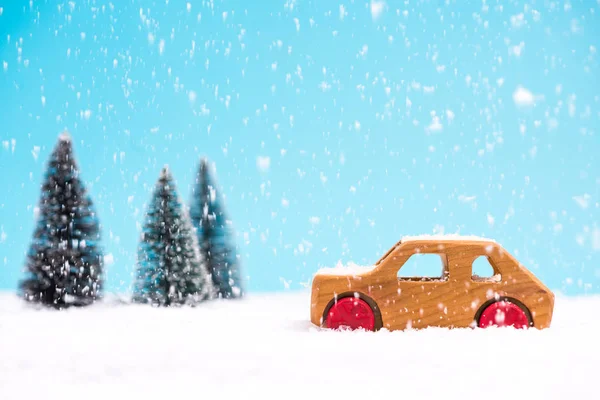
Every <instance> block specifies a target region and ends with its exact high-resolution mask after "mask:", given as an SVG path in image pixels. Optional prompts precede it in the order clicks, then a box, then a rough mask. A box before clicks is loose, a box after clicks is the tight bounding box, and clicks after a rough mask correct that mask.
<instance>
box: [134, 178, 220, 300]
mask: <svg viewBox="0 0 600 400" xmlns="http://www.w3.org/2000/svg"><path fill="white" fill-rule="evenodd" d="M213 296H214V292H213V286H212V281H211V279H210V276H209V275H208V272H207V269H206V265H205V263H204V260H203V259H202V256H201V253H200V251H199V248H198V242H197V239H196V237H195V235H194V231H193V227H192V225H191V222H190V218H189V215H188V213H187V212H186V210H185V209H184V207H183V206H182V204H181V202H180V201H179V198H178V194H177V189H176V186H175V182H174V180H173V178H172V176H171V174H170V172H169V170H168V167H165V168H163V170H162V172H161V175H160V178H159V179H158V182H157V184H156V187H155V190H154V193H153V195H152V198H151V202H150V205H149V208H148V212H147V213H146V221H145V224H144V226H143V231H142V236H141V240H140V245H139V249H138V265H137V272H136V277H135V283H134V293H133V301H134V302H136V303H150V304H153V305H157V306H173V305H182V304H188V305H195V304H197V303H199V302H202V301H205V300H208V299H210V298H212V297H213Z"/></svg>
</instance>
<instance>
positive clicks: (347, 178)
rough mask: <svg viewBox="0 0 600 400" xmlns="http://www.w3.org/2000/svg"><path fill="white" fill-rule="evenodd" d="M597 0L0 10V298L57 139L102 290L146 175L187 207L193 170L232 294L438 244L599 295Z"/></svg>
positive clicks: (121, 281) (304, 280) (127, 248)
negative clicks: (79, 181)
mask: <svg viewBox="0 0 600 400" xmlns="http://www.w3.org/2000/svg"><path fill="white" fill-rule="evenodd" d="M500 3H501V4H502V5H499V4H500ZM599 3H600V2H598V1H581V2H572V3H564V2H548V1H530V2H526V3H525V2H521V1H513V2H510V3H509V2H496V1H488V2H480V1H478V2H463V1H448V2H442V1H420V2H419V1H394V2H392V1H388V2H387V4H384V5H383V7H382V8H381V9H379V8H378V6H377V4H375V5H373V6H372V4H371V3H370V2H367V1H345V0H343V1H340V2H331V1H305V0H297V1H294V0H288V1H284V0H281V1H271V0H269V1H241V0H237V1H190V3H189V4H190V5H189V9H188V5H187V3H186V2H185V1H175V0H171V1H169V2H168V4H167V2H166V1H162V0H161V1H137V0H135V1H134V0H128V1H114V0H113V1H112V2H109V1H100V0H98V1H75V2H73V3H68V2H54V1H47V2H39V1H36V2H32V3H31V4H30V3H29V1H21V0H0V7H1V9H2V12H1V15H0V171H2V173H1V176H2V177H1V178H0V179H1V183H2V184H1V186H0V188H1V190H0V288H1V289H8V290H14V289H15V288H16V285H17V281H18V279H20V277H21V276H22V268H23V265H24V261H25V256H24V253H25V251H26V250H27V248H28V245H29V240H30V238H31V235H32V233H33V226H34V208H35V206H36V204H37V201H38V198H39V185H40V183H41V180H42V177H43V173H44V170H45V166H46V162H47V159H48V156H49V153H50V152H51V151H52V148H53V146H54V145H55V143H56V140H57V136H58V135H59V134H60V133H61V132H62V131H63V130H65V129H66V130H68V131H69V132H70V133H71V135H72V137H73V140H74V145H75V152H76V157H77V160H78V162H79V165H80V168H81V174H82V177H83V179H84V180H85V182H86V184H87V187H88V189H89V191H90V192H91V195H92V196H93V199H94V201H95V203H96V205H97V211H98V213H99V216H100V220H101V222H102V232H103V244H104V249H105V253H106V254H110V255H112V259H113V261H114V262H113V263H112V264H110V265H107V269H106V274H107V276H106V278H107V281H106V283H107V289H108V290H109V291H115V292H124V291H127V290H128V289H129V287H130V284H131V273H132V271H133V268H134V266H135V261H136V250H137V244H138V238H139V233H140V224H141V223H142V221H143V213H144V211H145V209H146V202H147V201H148V199H149V196H150V191H151V190H152V187H153V185H154V183H155V181H156V180H157V179H158V176H159V173H160V169H161V168H162V166H163V165H164V164H169V166H170V168H171V170H172V172H173V174H174V177H175V179H176V180H177V184H178V190H179V193H180V194H181V196H182V199H183V200H185V201H186V202H187V201H189V193H190V185H191V184H192V182H193V177H194V173H195V171H196V168H197V165H198V160H199V157H200V156H207V157H209V158H210V160H211V161H213V162H215V163H216V167H217V179H218V182H219V183H220V185H221V186H222V188H223V191H224V194H225V195H226V197H227V198H226V202H225V205H226V207H227V210H228V213H229V216H230V218H231V220H232V221H233V224H234V227H235V231H236V235H237V236H236V239H237V243H238V245H239V246H240V253H241V256H242V261H243V268H244V275H245V276H246V278H247V279H248V281H247V288H248V289H249V290H250V291H273V290H285V289H288V288H289V289H297V288H301V287H302V285H306V284H308V283H309V282H310V279H311V277H312V274H313V273H314V272H315V271H316V270H317V269H318V268H320V267H323V266H333V265H335V264H336V263H337V261H338V260H341V261H342V262H344V263H346V262H348V261H354V262H356V263H359V264H366V263H371V262H374V261H376V260H377V259H378V258H379V256H380V255H381V254H383V253H384V252H385V251H386V250H387V249H388V248H389V247H391V246H392V245H393V244H394V243H395V242H396V241H397V240H399V239H400V238H401V236H403V235H407V234H421V233H434V232H445V233H461V234H475V235H483V236H487V237H492V238H494V239H496V240H497V241H498V242H500V243H501V244H502V245H503V246H504V247H505V248H506V249H507V250H508V251H510V252H511V253H512V254H513V255H515V256H516V257H517V258H518V259H519V260H520V261H521V262H523V263H524V264H525V265H526V266H527V267H528V268H529V269H531V270H532V271H533V272H534V273H535V274H536V275H538V276H539V277H540V278H541V279H542V280H543V281H544V282H545V283H546V284H547V285H548V286H550V287H551V288H552V289H555V290H558V291H562V292H565V293H567V294H580V293H592V292H593V293H600V286H599V283H600V221H599V216H600V204H599V202H600V196H599V195H600V192H599V188H600V166H599V163H598V157H599V156H598V154H599V153H600V138H599V136H598V134H599V128H600V111H599V106H600V97H599V96H600V84H599V82H598V75H599V72H600V68H599V67H600V65H599V57H600V56H599V54H598V49H599V48H600V5H599ZM341 5H343V6H341ZM378 11H380V12H378ZM161 43H163V44H162V45H161ZM520 87H522V89H519V88H520ZM515 93H522V94H525V96H521V97H522V98H524V100H529V101H528V102H527V101H526V103H528V104H521V103H520V102H518V101H515V97H514V95H515ZM529 94H531V95H530V96H529ZM517 97H519V96H517ZM440 126H441V129H438V128H440ZM260 157H269V160H270V163H269V165H268V168H260V166H261V165H262V166H266V163H264V162H262V163H261V162H259V160H260V159H261V158H260ZM109 258H110V257H109Z"/></svg>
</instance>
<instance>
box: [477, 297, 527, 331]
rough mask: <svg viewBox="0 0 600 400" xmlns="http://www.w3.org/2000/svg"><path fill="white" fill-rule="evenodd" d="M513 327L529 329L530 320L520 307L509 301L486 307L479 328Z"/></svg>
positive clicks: (480, 318)
mask: <svg viewBox="0 0 600 400" xmlns="http://www.w3.org/2000/svg"><path fill="white" fill-rule="evenodd" d="M489 326H499V327H504V326H513V327H515V328H517V329H521V328H527V327H528V326H529V318H528V317H527V314H526V313H525V311H524V310H523V309H522V308H521V307H519V306H518V305H516V304H514V303H511V302H510V301H507V300H502V301H497V302H495V303H492V304H490V305H489V306H487V307H486V309H485V310H483V312H482V313H481V316H480V317H479V327H481V328H487V327H489Z"/></svg>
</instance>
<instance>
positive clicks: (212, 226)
mask: <svg viewBox="0 0 600 400" xmlns="http://www.w3.org/2000/svg"><path fill="white" fill-rule="evenodd" d="M190 208H191V217H192V223H193V225H194V228H195V230H196V235H197V237H198V242H199V243H200V251H201V252H202V256H203V257H204V259H205V260H206V263H207V266H208V271H209V273H210V274H211V276H212V279H213V284H214V286H215V290H216V291H217V296H218V297H220V298H225V299H232V298H240V297H242V296H243V295H244V290H243V285H242V280H241V276H240V262H239V259H238V256H237V251H236V248H235V244H234V242H233V232H232V228H231V223H230V221H228V220H227V218H226V215H225V210H224V206H223V202H222V198H221V196H220V193H219V190H218V189H217V185H216V181H215V179H214V178H213V176H212V174H211V172H210V170H209V165H208V161H207V160H206V159H202V160H201V161H200V168H199V170H198V173H197V175H196V182H195V185H194V186H193V188H192V205H191V207H190Z"/></svg>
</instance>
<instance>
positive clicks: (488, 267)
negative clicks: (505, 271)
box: [471, 256, 502, 282]
mask: <svg viewBox="0 0 600 400" xmlns="http://www.w3.org/2000/svg"><path fill="white" fill-rule="evenodd" d="M471 271H472V272H471V274H472V275H471V279H472V280H473V281H475V282H500V281H501V280H502V276H501V275H500V273H499V272H498V273H496V272H497V271H494V267H493V266H492V264H491V263H490V259H489V258H488V257H487V256H479V257H477V258H476V259H475V260H474V261H473V264H472V265H471Z"/></svg>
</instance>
